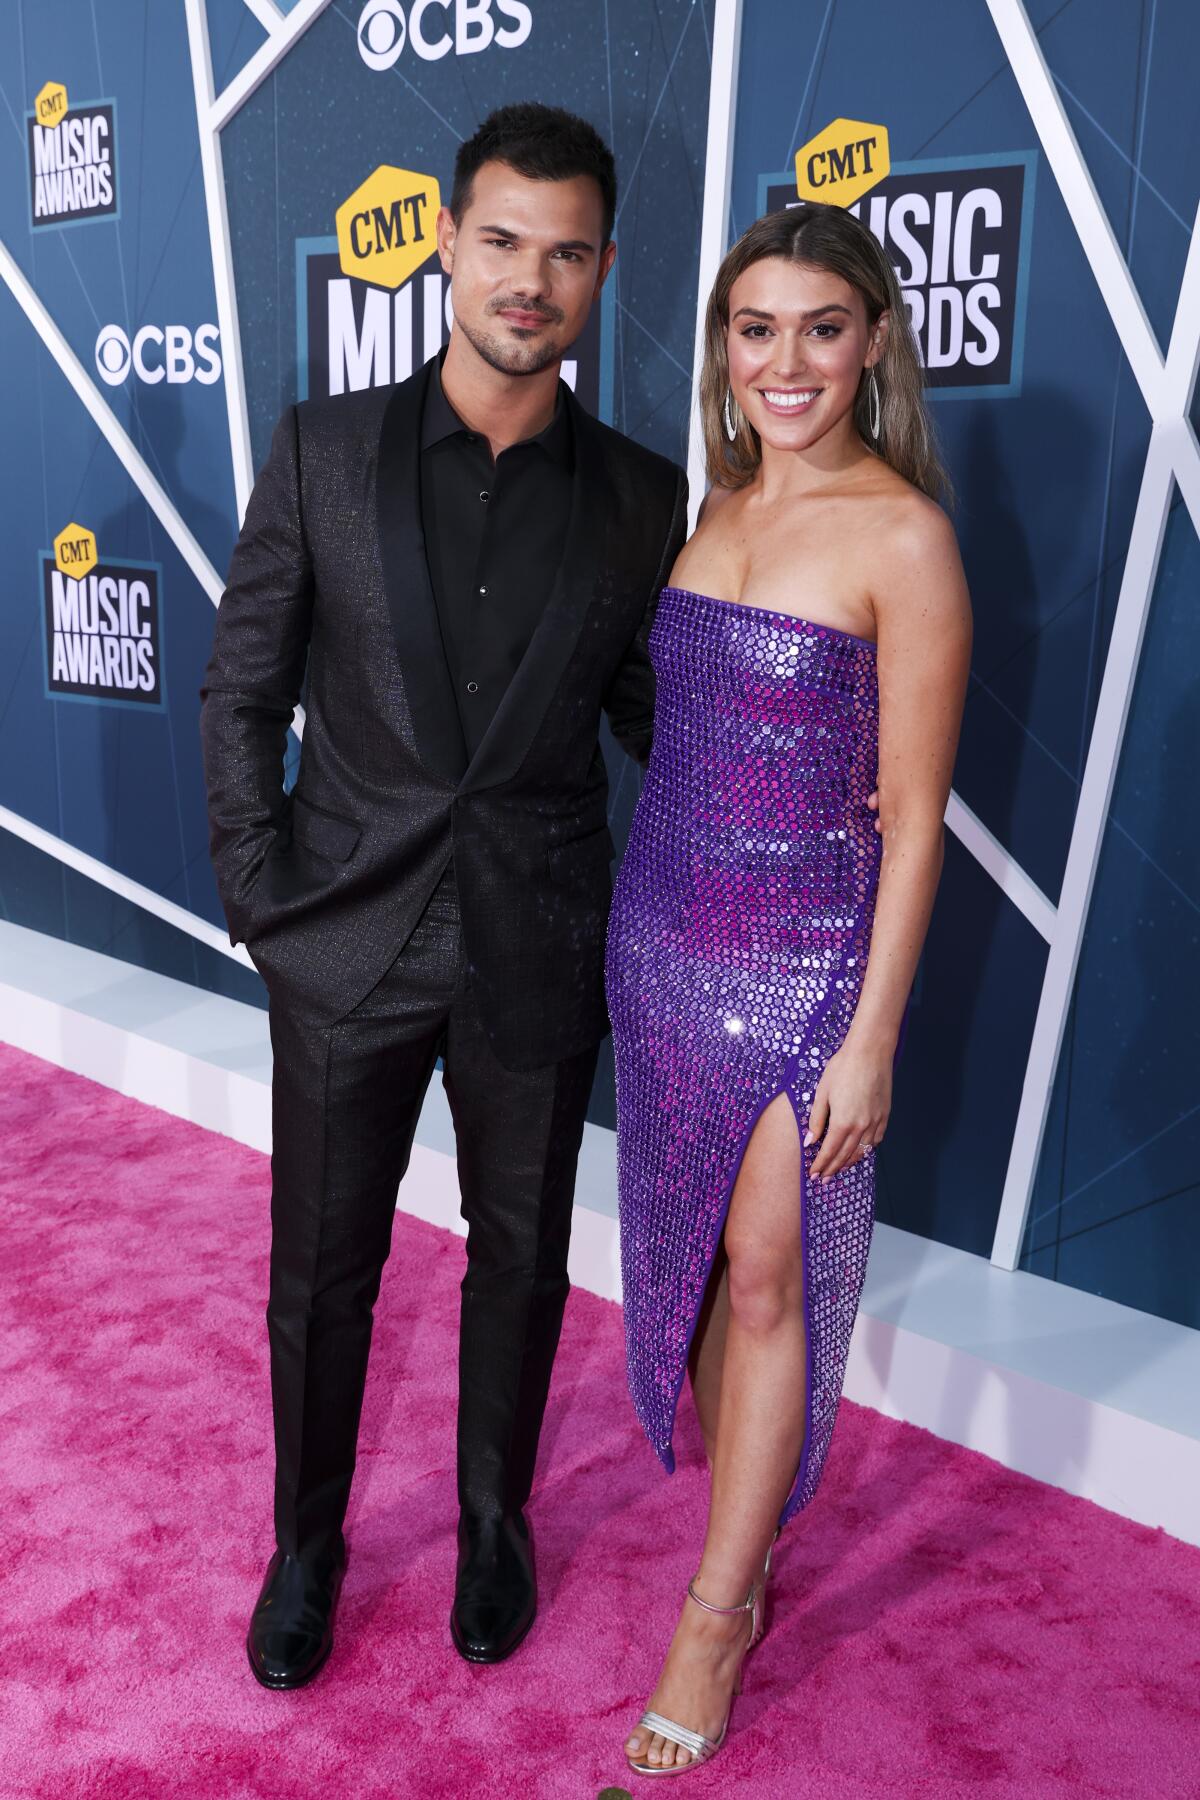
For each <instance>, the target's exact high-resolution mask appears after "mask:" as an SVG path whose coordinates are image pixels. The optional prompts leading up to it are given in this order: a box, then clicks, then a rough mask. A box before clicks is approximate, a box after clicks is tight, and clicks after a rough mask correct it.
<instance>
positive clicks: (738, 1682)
mask: <svg viewBox="0 0 1200 1800" xmlns="http://www.w3.org/2000/svg"><path fill="white" fill-rule="evenodd" d="M768 1560H769V1558H768ZM687 1591H688V1598H689V1599H690V1600H694V1601H695V1602H696V1605H697V1606H702V1607H703V1608H704V1610H705V1612H710V1613H724V1614H726V1615H730V1614H733V1613H749V1614H750V1616H751V1627H750V1638H749V1642H748V1643H747V1645H746V1650H749V1648H750V1646H751V1644H755V1643H757V1642H758V1639H759V1638H760V1637H761V1636H762V1607H761V1604H760V1602H759V1598H758V1584H757V1583H755V1585H754V1586H753V1587H752V1588H751V1589H750V1592H749V1593H748V1594H747V1596H746V1598H745V1599H744V1600H743V1601H742V1603H741V1605H740V1606H712V1605H711V1604H710V1603H709V1602H708V1601H707V1600H702V1599H701V1598H700V1596H699V1594H698V1593H697V1592H696V1578H695V1576H694V1575H693V1577H692V1579H691V1581H689V1582H688V1585H687ZM746 1650H743V1652H742V1656H743V1657H745V1654H746ZM741 1691H742V1671H741V1667H740V1665H739V1668H738V1672H737V1676H736V1677H735V1679H734V1683H733V1692H734V1694H740V1693H741ZM732 1711H733V1698H732V1696H731V1697H730V1701H729V1707H728V1710H727V1711H726V1714H725V1723H724V1724H723V1725H722V1726H721V1731H720V1735H719V1736H717V1737H715V1738H707V1737H705V1736H704V1734H703V1732H700V1731H689V1730H688V1727H687V1726H686V1725H679V1724H677V1723H676V1722H675V1720H674V1719H667V1718H664V1717H663V1715H662V1713H656V1712H644V1713H643V1714H642V1716H641V1718H640V1719H639V1720H638V1724H639V1726H644V1727H645V1728H646V1729H647V1730H648V1731H653V1732H656V1733H657V1734H658V1736H659V1737H664V1738H666V1739H667V1740H668V1742H669V1743H672V1744H676V1745H678V1747H679V1748H680V1749H681V1750H686V1751H687V1752H688V1754H689V1755H690V1756H691V1759H692V1760H691V1762H686V1763H672V1764H671V1765H670V1766H669V1767H668V1768H663V1767H662V1766H661V1765H655V1764H654V1763H646V1762H634V1760H633V1758H632V1757H630V1756H627V1757H626V1758H625V1760H626V1762H627V1763H628V1764H629V1767H630V1768H631V1769H632V1770H633V1772H634V1774H635V1775H686V1774H687V1772H688V1770H689V1769H698V1768H699V1767H700V1765H701V1763H706V1762H711V1760H712V1758H713V1757H714V1756H715V1755H716V1754H717V1751H718V1750H719V1749H720V1748H721V1745H722V1744H723V1743H724V1742H725V1733H726V1732H727V1731H728V1730H729V1714H730V1713H731V1712H732Z"/></svg>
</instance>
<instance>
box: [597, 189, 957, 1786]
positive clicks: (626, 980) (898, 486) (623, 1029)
mask: <svg viewBox="0 0 1200 1800" xmlns="http://www.w3.org/2000/svg"><path fill="white" fill-rule="evenodd" d="M921 386H922V377H921V369H920V362H919V357H918V353H917V349H916V345H915V342H914V340H913V336H912V333H911V330H910V327H909V323H908V315H907V312H906V309H905V306H904V302H903V297H902V295H901V293H900V290H899V287H898V285H897V282H896V277H895V275H894V273H893V271H892V268H891V265H890V264H889V262H888V260H887V258H886V256H885V255H884V253H883V251H882V250H881V248H880V246H879V245H878V243H877V242H876V240H875V238H874V237H873V236H872V235H871V233H870V232H869V231H868V230H867V229H866V227H865V226H863V225H862V224H860V223H859V221H858V220H857V219H855V218H854V217H853V216H852V215H850V214H849V213H847V212H844V211H842V210H841V209H840V208H837V207H832V206H814V205H805V206H800V207H795V208H793V209H791V210H790V211H788V212H784V213H773V214H771V215H769V216H768V217H766V218H763V219H760V220H758V221H757V223H756V224H754V225H752V226H751V227H750V229H749V231H747V232H746V233H745V235H744V236H743V237H742V238H741V239H740V240H739V241H738V243H737V244H736V245H735V246H734V248H733V249H732V250H731V251H730V253H729V255H728V256H727V257H726V259H725V261H724V262H723V264H722V265H721V269H720V271H719V273H718V275H717V280H716V285H715V287H714V289H713V293H712V296H711V299H710V301H709V305H708V316H707V327H706V349H705V364H704V372H703V377H702V381H701V406H702V410H703V419H704V429H705V440H706V446H707V453H708V468H709V474H710V477H711V479H712V482H713V484H714V485H713V487H712V488H711V490H710V492H709V494H708V496H707V498H706V500H705V504H704V506H703V507H702V509H701V514H700V520H699V523H698V525H697V530H696V533H695V535H694V537H692V538H691V540H690V541H689V542H688V543H687V545H685V547H684V549H683V551H682V552H681V554H680V558H679V561H678V562H677V564H676V566H675V568H674V570H673V571H672V572H671V578H670V585H668V586H667V587H666V588H664V589H663V591H662V594H661V596H660V598H659V606H658V612H657V616H656V620H655V625H654V631H653V636H652V639H651V654H652V656H653V659H654V663H655V669H656V673H657V681H658V689H657V702H656V710H655V731H654V750H653V754H652V756H651V760H650V763H649V767H648V770H647V776H646V784H645V788H644V791H643V793H642V797H641V800H640V802H639V804H638V808H637V812H636V815H635V818H634V822H633V829H632V834H631V837H630V842H629V848H628V851H627V853H626V857H625V861H624V864H623V866H622V869H621V874H620V877H619V880H618V883H617V889H616V892H615V894H614V899H613V912H612V919H611V924H610V928H609V940H608V964H607V980H608V992H609V1006H610V1011H611V1014H612V1020H613V1032H614V1042H615V1048H616V1063H617V1112H618V1166H619V1182H620V1208H621V1238H622V1266H623V1274H624V1289H625V1320H626V1342H627V1349H628V1365H629V1380H630V1388H631V1391H632V1394H633V1398H634V1403H635V1406H636V1408H637V1411H638V1415H639V1417H640V1418H641V1421H642V1424H643V1425H644V1427H645V1429H646V1432H647V1435H648V1436H649V1438H650V1441H651V1443H652V1444H653V1445H654V1447H655V1449H656V1450H657V1452H658V1454H659V1456H660V1457H661V1458H662V1460H663V1462H664V1463H665V1465H666V1467H667V1468H668V1470H670V1469H672V1468H673V1466H674V1459H673V1456H672V1450H671V1439H672V1434H673V1427H674V1418H675V1408H676V1403H677V1400H678V1396H679V1391H680V1388H681V1387H682V1383H683V1378H684V1374H685V1371H688V1372H690V1375H691V1382H692V1389H693V1394H694V1397H695V1402H696V1407H697V1410H698V1413H699V1417H700V1424H701V1428H702V1430H703V1434H704V1440H705V1445H706V1448H707V1451H708V1458H709V1464H710V1467H711V1470H712V1495H711V1504H710V1511H709V1520H708V1530H707V1535H706V1537H705V1542H704V1547H703V1553H702V1555H701V1557H700V1560H699V1565H698V1568H697V1572H696V1575H695V1577H694V1579H693V1580H692V1581H691V1582H690V1583H689V1585H688V1590H687V1595H688V1597H687V1599H686V1600H685V1601H684V1603H683V1606H682V1610H681V1613H680V1618H679V1623H678V1626H677V1628H676V1631H675V1635H674V1638H673V1639H672V1642H671V1646H670V1649H669V1650H668V1653H667V1657H666V1661H665V1663H664V1664H663V1668H662V1672H661V1674H660V1676H659V1681H658V1686H657V1687H656V1688H655V1690H654V1693H653V1696H652V1698H651V1701H650V1707H649V1710H648V1711H647V1712H646V1713H645V1714H644V1715H643V1717H642V1721H641V1724H640V1725H639V1726H638V1728H637V1729H636V1730H635V1731H634V1732H633V1735H632V1736H631V1737H630V1738H629V1739H628V1740H627V1743H626V1746H625V1749H626V1756H627V1758H628V1760H629V1763H630V1766H631V1767H632V1768H633V1769H634V1770H635V1771H636V1772H638V1773H639V1774H678V1773H681V1772H682V1771H683V1770H685V1769H686V1768H689V1767H692V1766H694V1765H696V1764H698V1763H700V1762H703V1761H706V1760H707V1759H708V1758H709V1757H710V1756H712V1755H714V1754H715V1752H716V1750H717V1749H718V1748H719V1747H720V1745H721V1742H722V1740H723V1738H724V1735H725V1728H726V1724H727V1722H728V1716H729V1710H730V1705H731V1698H732V1695H733V1694H734V1693H736V1692H737V1691H738V1689H739V1687H740V1671H741V1664H742V1659H743V1657H744V1655H745V1653H746V1651H747V1649H749V1648H750V1647H751V1645H752V1644H753V1643H755V1642H757V1639H758V1637H759V1636H760V1634H761V1631H762V1623H763V1601H764V1593H765V1587H766V1576H767V1573H768V1572H769V1560H770V1555H769V1553H770V1546H771V1544H772V1541H773V1539H774V1538H775V1536H776V1535H777V1530H778V1528H779V1527H780V1526H781V1525H782V1524H783V1523H784V1522H785V1521H786V1520H787V1519H789V1518H790V1517H792V1515H793V1514H794V1513H796V1512H798V1511H799V1510H800V1509H801V1508H802V1507H804V1506H806V1505H807V1504H808V1503H809V1501H810V1500H811V1499H812V1498H813V1495H814V1493H815V1492H816V1488H817V1485H818V1482H819V1480H820V1475H821V1469H822V1466H823V1463H824V1459H825V1453H826V1450H827V1448H828V1444H829V1437H830V1433H831V1432H832V1429H833V1421H834V1415H835V1413H836V1411H837V1406H838V1402H839V1400H840V1396H841V1389H842V1381H843V1376H844V1372H845V1363H846V1354H847V1349H848V1346H849V1340H850V1332H851V1328H852V1326H853V1323H854V1317H855V1313H856V1310H857V1306H858V1299H859V1293H860V1290H861V1286H862V1279H863V1274H864V1270H865V1266H866V1259H867V1249H868V1245H869V1242H870V1236H871V1227H872V1218H873V1205H874V1161H873V1153H874V1150H875V1147H876V1146H877V1145H878V1143H879V1141H880V1139H881V1138H882V1136H883V1133H884V1130H885V1128H886V1125H887V1119H888V1113H889V1109H890V1104H891V1087H892V1070H893V1064H894V1060H895V1057H896V1055H897V1054H898V1049H899V1043H900V1038H901V1032H902V1027H903V1024H904V1021H905V1018H906V1016H907V998H908V995H909V992H910V988H911V984H912V979H913V975H914V972H915V969H916V964H917V958H918V956H919V954H920V950H921V945H922V942H923V940H924V936H925V932H926V929H927V927H928V923H929V917H930V913H931V910H932V906H933V899H934V893H935V890H936V887H937V883H938V877H939V874H940V870H941V864H942V853H943V850H942V818H943V814H944V811H945V807H946V801H947V798H948V795H949V791H950V781H951V773H952V769H953V764H954V755H955V750H956V746H957V742H958V733H959V727H960V722H961V716H962V706H963V700H964V696H965V691H966V682H967V673H968V664H969V657H970V645H971V616H970V605H969V601H968V597H967V592H966V586H965V583H964V580H963V574H962V567H961V564H960V561H959V556H958V550H957V546H956V543H955V539H954V534H953V531H952V529H951V526H950V524H949V521H948V520H947V518H946V515H945V513H944V512H943V511H942V509H941V507H940V505H939V504H938V500H937V496H938V495H939V494H941V493H943V492H944V490H945V481H944V476H943V474H942V470H941V468H940V466H939V464H938V461H937V458H936V455H935V453H934V450H933V448H932V434H931V432H930V429H929V424H928V420H927V417H926V414H925V411H924V407H923V403H922V399H921ZM876 788H877V793H878V815H879V816H878V832H877V830H876V820H875V816H874V813H873V811H872V810H871V803H873V802H874V799H875V796H874V795H873V794H872V790H873V789H876Z"/></svg>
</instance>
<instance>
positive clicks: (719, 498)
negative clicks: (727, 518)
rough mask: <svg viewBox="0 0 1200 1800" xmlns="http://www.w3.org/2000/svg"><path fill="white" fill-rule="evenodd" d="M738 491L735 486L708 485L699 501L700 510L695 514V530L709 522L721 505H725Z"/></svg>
mask: <svg viewBox="0 0 1200 1800" xmlns="http://www.w3.org/2000/svg"><path fill="white" fill-rule="evenodd" d="M738 492H739V489H737V488H729V487H719V486H718V487H710V488H709V490H708V492H707V493H706V494H705V496H704V498H703V500H702V501H701V502H700V510H699V512H698V513H697V514H696V530H697V531H699V529H700V527H701V525H706V524H711V522H712V520H713V519H715V518H716V516H717V514H718V513H719V512H720V510H721V508H722V507H723V506H727V505H728V503H729V502H730V500H732V499H733V496H734V495H735V494H736V493H738Z"/></svg>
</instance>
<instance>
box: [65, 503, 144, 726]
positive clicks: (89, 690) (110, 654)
mask: <svg viewBox="0 0 1200 1800" xmlns="http://www.w3.org/2000/svg"><path fill="white" fill-rule="evenodd" d="M41 565H42V580H41V590H42V592H41V604H42V618H43V625H44V633H45V636H44V644H45V655H46V693H47V695H49V696H51V697H53V698H59V699H63V698H66V699H72V700H93V701H96V700H99V701H106V702H108V703H109V704H110V705H111V704H116V705H120V706H161V705H162V700H163V680H162V621H161V618H160V616H159V594H160V591H161V585H162V571H161V569H160V568H159V566H158V564H157V563H135V562H127V561H125V560H124V559H122V558H120V557H112V558H105V559H102V558H101V556H100V553H99V550H98V548H97V545H96V534H95V532H94V531H90V530H89V529H88V528H87V526H86V525H77V524H74V523H72V524H70V525H67V526H64V528H63V530H62V531H60V532H59V534H58V536H57V537H56V538H55V540H54V549H53V551H52V552H50V551H43V553H42V557H41Z"/></svg>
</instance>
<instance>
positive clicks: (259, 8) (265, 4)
mask: <svg viewBox="0 0 1200 1800" xmlns="http://www.w3.org/2000/svg"><path fill="white" fill-rule="evenodd" d="M245 4H246V6H247V7H249V9H250V11H251V12H252V13H253V14H254V16H255V18H256V19H257V20H258V22H259V24H260V25H261V26H262V28H263V30H264V31H265V32H267V33H268V35H269V34H270V33H271V32H272V31H277V30H278V29H279V27H280V26H281V25H282V24H283V22H284V20H285V19H286V17H287V14H286V13H284V12H282V11H281V10H280V8H279V7H278V6H276V4H275V0H245Z"/></svg>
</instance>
